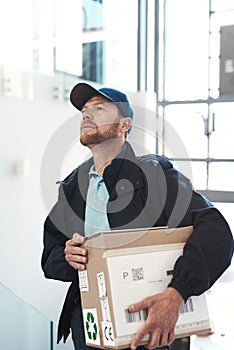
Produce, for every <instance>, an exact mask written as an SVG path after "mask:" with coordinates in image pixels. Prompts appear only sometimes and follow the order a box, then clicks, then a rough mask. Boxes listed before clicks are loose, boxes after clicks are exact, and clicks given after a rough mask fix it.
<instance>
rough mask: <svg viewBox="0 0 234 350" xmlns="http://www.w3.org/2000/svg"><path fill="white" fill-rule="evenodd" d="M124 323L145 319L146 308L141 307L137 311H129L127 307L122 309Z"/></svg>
mask: <svg viewBox="0 0 234 350" xmlns="http://www.w3.org/2000/svg"><path fill="white" fill-rule="evenodd" d="M124 313H125V319H126V323H132V322H140V321H145V320H146V318H147V310H146V309H143V310H140V311H137V312H130V311H129V310H128V309H125V310H124Z"/></svg>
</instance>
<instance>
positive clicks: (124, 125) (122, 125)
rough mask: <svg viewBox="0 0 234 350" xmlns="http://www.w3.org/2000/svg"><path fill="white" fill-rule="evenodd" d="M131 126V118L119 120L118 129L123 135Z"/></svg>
mask: <svg viewBox="0 0 234 350" xmlns="http://www.w3.org/2000/svg"><path fill="white" fill-rule="evenodd" d="M131 124H132V119H131V118H125V117H123V118H121V120H120V129H121V131H123V133H125V132H126V131H128V129H129V128H130V126H131Z"/></svg>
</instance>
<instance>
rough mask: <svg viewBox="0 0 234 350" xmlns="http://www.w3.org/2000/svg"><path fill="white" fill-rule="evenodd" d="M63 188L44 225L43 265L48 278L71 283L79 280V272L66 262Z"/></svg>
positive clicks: (66, 238)
mask: <svg viewBox="0 0 234 350" xmlns="http://www.w3.org/2000/svg"><path fill="white" fill-rule="evenodd" d="M61 192H62V191H61V187H60V194H59V199H58V202H57V203H56V204H55V206H54V207H53V209H52V210H51V212H50V214H49V215H48V217H47V218H46V220H45V223H44V238H43V243H44V248H43V253H42V259H41V265H42V270H43V272H44V275H45V277H46V278H51V279H55V280H60V281H64V282H71V281H74V280H75V279H76V278H77V272H76V270H75V269H73V268H72V267H71V266H70V265H69V264H68V263H67V261H66V260H65V253H64V248H65V243H66V241H67V240H68V239H69V238H68V237H67V236H66V234H65V233H66V221H65V216H64V210H63V204H62V199H61V197H62V195H61Z"/></svg>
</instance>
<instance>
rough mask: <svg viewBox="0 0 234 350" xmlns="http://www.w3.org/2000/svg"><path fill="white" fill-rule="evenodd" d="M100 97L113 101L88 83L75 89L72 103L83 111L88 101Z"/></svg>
mask: <svg viewBox="0 0 234 350" xmlns="http://www.w3.org/2000/svg"><path fill="white" fill-rule="evenodd" d="M98 95H100V96H103V97H105V98H106V99H108V100H109V101H112V100H111V99H110V98H109V97H108V96H106V95H105V94H103V93H101V92H100V91H98V90H96V89H94V88H93V87H92V86H91V85H89V84H86V83H79V84H77V85H75V86H74V87H73V89H72V91H71V94H70V101H71V103H72V104H73V106H74V107H76V108H77V109H79V111H81V110H82V108H83V106H84V105H85V103H86V102H87V101H88V100H90V99H91V98H92V97H94V96H98ZM112 102H113V101H112Z"/></svg>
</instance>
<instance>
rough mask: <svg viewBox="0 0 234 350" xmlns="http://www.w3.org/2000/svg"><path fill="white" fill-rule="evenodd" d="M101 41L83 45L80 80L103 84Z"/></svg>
mask: <svg viewBox="0 0 234 350" xmlns="http://www.w3.org/2000/svg"><path fill="white" fill-rule="evenodd" d="M103 48H104V43H103V41H97V42H92V43H85V44H83V74H82V75H81V77H80V78H81V79H84V80H90V81H94V82H97V83H100V84H101V83H103V61H104V59H103Z"/></svg>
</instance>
